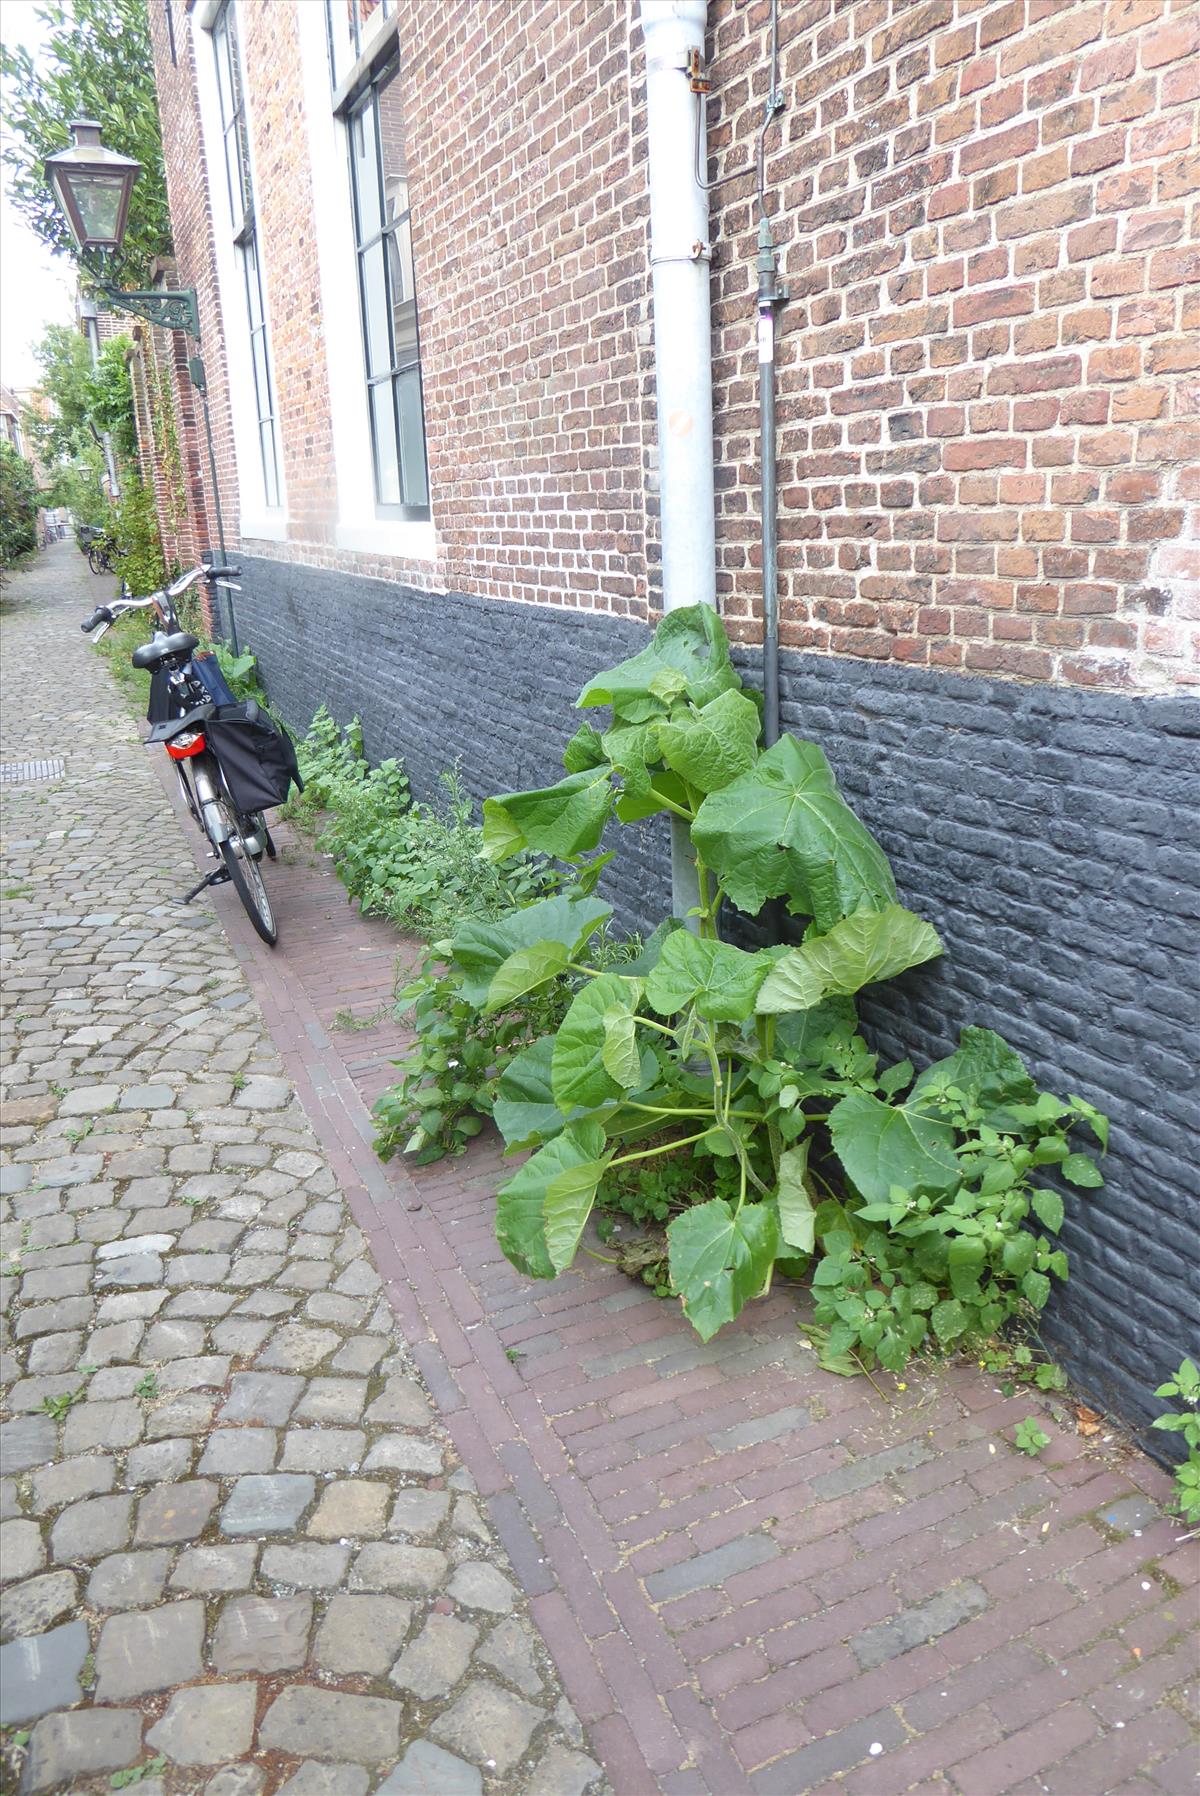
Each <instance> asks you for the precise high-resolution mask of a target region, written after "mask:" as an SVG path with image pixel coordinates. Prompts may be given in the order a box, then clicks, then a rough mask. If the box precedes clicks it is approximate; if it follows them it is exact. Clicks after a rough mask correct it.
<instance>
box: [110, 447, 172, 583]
mask: <svg viewBox="0 0 1200 1796" xmlns="http://www.w3.org/2000/svg"><path fill="white" fill-rule="evenodd" d="M109 527H110V529H111V531H112V534H113V536H114V537H115V538H116V542H117V547H118V555H117V558H116V561H115V563H114V568H115V571H116V572H117V573H118V574H120V576H121V578H122V579H123V580H126V581H128V583H129V588H130V591H131V592H134V593H138V594H144V593H148V592H157V591H158V589H159V587H160V586H162V585H164V584H165V582H166V578H167V566H166V562H165V560H164V559H163V547H162V538H161V537H160V536H159V533H158V513H157V511H156V510H155V507H154V494H153V492H152V491H151V489H150V488H149V487H148V486H144V485H143V484H142V482H141V481H140V480H139V479H137V477H136V476H134V477H133V478H132V479H130V480H128V482H127V484H126V486H125V491H124V496H123V497H122V499H121V503H120V504H119V505H118V506H117V507H116V508H115V511H114V514H113V518H112V522H111V524H110V526H109Z"/></svg>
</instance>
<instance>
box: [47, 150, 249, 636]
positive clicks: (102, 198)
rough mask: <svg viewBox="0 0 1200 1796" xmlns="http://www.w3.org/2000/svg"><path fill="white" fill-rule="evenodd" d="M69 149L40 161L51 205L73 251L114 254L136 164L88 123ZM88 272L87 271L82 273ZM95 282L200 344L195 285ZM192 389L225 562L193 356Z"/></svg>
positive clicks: (213, 465) (121, 303)
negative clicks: (173, 286) (59, 215)
mask: <svg viewBox="0 0 1200 1796" xmlns="http://www.w3.org/2000/svg"><path fill="white" fill-rule="evenodd" d="M71 138H72V142H71V144H70V146H69V147H68V148H67V149H65V150H56V151H55V153H54V155H52V156H47V158H46V162H45V174H46V181H47V184H48V186H49V187H50V190H51V192H52V193H53V195H54V197H55V199H56V200H57V202H58V205H59V208H60V210H61V211H62V214H63V217H64V218H65V219H66V221H67V229H68V230H69V231H70V233H71V236H72V237H73V238H74V240H75V242H76V244H77V245H78V247H79V249H80V250H81V251H83V252H84V253H85V254H86V252H87V251H88V250H99V251H101V252H105V251H108V250H115V249H120V247H121V244H122V243H123V242H124V239H125V227H126V225H127V224H128V222H129V196H130V194H131V193H132V192H133V184H134V182H135V181H136V180H137V178H138V176H139V175H140V174H141V172H142V165H141V163H140V162H138V161H136V160H135V159H134V158H133V157H132V156H122V155H121V154H120V153H119V152H118V151H117V150H109V149H106V148H105V147H104V145H103V144H102V143H101V141H100V127H99V125H98V124H96V122H95V121H94V120H93V119H73V120H72V122H71ZM88 272H89V274H91V269H90V268H89V269H88ZM92 280H93V283H94V285H95V286H96V287H97V288H98V289H99V291H100V292H101V293H102V294H103V295H104V298H105V299H106V300H107V301H108V302H109V306H110V308H111V309H113V310H115V311H118V312H128V313H131V314H132V315H133V317H135V318H144V319H145V320H146V322H147V323H148V324H158V325H161V326H162V327H163V329H164V330H171V331H186V332H187V333H188V335H189V336H191V337H194V338H195V340H196V342H197V344H198V343H199V341H200V308H199V306H198V305H197V303H196V289H195V288H194V287H180V288H177V289H176V290H175V291H174V292H166V291H165V290H163V289H162V288H159V287H134V288H133V289H132V290H130V289H127V288H124V287H114V286H113V284H112V282H111V281H105V280H101V279H99V278H98V277H97V276H96V275H94V274H93V275H92ZM188 373H189V375H190V376H191V381H192V385H193V386H194V387H195V389H196V391H197V392H198V393H199V395H200V404H201V408H202V410H203V413H204V434H205V437H206V438H207V441H208V468H209V474H210V476H211V479H212V494H213V514H214V520H215V522H216V526H217V541H218V543H219V544H220V549H221V560H222V561H223V562H224V561H228V559H229V557H228V554H227V553H226V549H225V522H224V519H223V518H222V516H221V488H220V483H219V482H218V480H217V458H216V451H215V449H214V447H213V433H212V419H211V417H210V416H209V410H208V382H207V380H206V379H205V374H204V363H203V362H202V361H201V359H200V357H199V355H193V356H192V357H191V358H190V360H189V361H188ZM226 602H227V604H228V605H229V625H230V635H231V637H232V641H233V652H234V654H235V655H236V654H237V652H238V639H237V621H236V619H235V617H234V613H233V601H232V599H227V601H226Z"/></svg>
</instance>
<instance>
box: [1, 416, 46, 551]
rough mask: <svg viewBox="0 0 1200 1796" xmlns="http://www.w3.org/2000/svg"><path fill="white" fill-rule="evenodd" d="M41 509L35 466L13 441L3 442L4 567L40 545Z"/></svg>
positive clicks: (2, 506)
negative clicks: (21, 453) (38, 540)
mask: <svg viewBox="0 0 1200 1796" xmlns="http://www.w3.org/2000/svg"><path fill="white" fill-rule="evenodd" d="M37 512H38V489H37V482H36V481H35V480H34V477H33V469H32V468H31V467H30V465H29V463H28V462H27V461H26V460H25V457H24V456H23V455H20V454H18V452H17V451H16V449H14V448H13V445H12V444H11V443H0V568H5V567H10V566H11V565H12V563H13V562H14V561H15V560H16V559H17V557H18V556H19V555H26V554H28V552H29V550H30V549H35V548H36V547H37Z"/></svg>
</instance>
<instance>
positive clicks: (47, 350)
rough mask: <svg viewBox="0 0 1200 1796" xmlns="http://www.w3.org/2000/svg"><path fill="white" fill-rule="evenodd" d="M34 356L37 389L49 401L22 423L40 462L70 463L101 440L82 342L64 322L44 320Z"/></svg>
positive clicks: (88, 359)
mask: <svg viewBox="0 0 1200 1796" xmlns="http://www.w3.org/2000/svg"><path fill="white" fill-rule="evenodd" d="M33 355H34V360H35V361H36V362H37V365H38V367H39V369H40V370H41V372H40V374H39V377H38V383H37V384H38V390H39V391H40V392H42V393H44V394H45V396H46V398H47V399H48V400H49V401H50V405H49V407H48V409H47V411H46V412H45V413H44V414H43V413H41V412H34V411H30V412H27V413H26V414H25V417H24V419H23V423H24V425H25V428H26V430H27V432H28V434H29V437H30V440H31V441H32V442H33V443H34V444H35V445H36V448H37V452H38V456H39V458H40V459H41V461H43V462H44V463H46V464H47V465H48V464H49V463H51V462H56V461H72V460H74V459H75V458H76V457H77V456H79V455H83V454H85V453H86V452H87V451H88V450H89V449H93V448H95V447H96V446H97V445H98V443H99V441H100V432H99V429H98V427H97V426H96V425H95V424H94V422H93V420H92V409H93V405H94V394H93V392H92V358H91V355H90V353H89V350H88V346H87V343H86V341H85V340H84V338H83V337H82V336H81V335H80V333H79V332H78V331H77V330H75V329H73V328H72V326H71V325H69V324H48V325H47V326H46V331H45V334H44V336H43V337H42V340H41V342H40V343H38V344H36V345H35V346H34V351H33Z"/></svg>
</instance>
